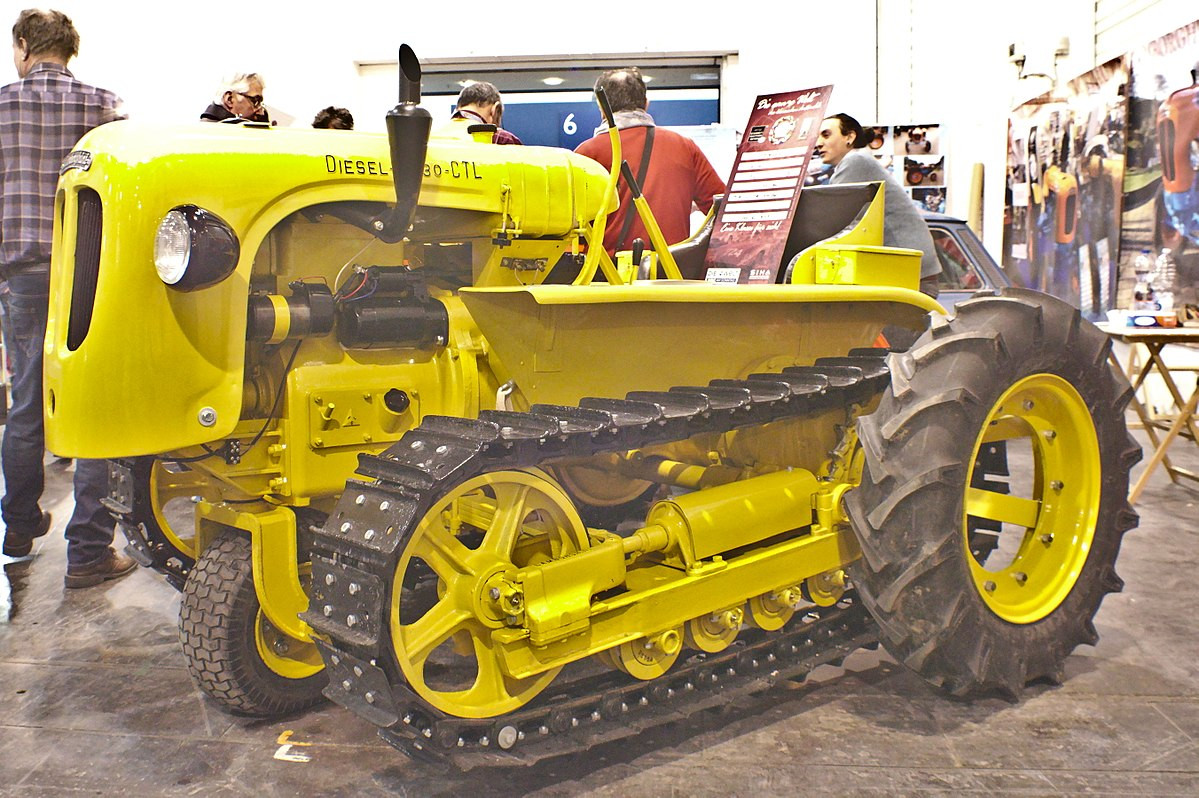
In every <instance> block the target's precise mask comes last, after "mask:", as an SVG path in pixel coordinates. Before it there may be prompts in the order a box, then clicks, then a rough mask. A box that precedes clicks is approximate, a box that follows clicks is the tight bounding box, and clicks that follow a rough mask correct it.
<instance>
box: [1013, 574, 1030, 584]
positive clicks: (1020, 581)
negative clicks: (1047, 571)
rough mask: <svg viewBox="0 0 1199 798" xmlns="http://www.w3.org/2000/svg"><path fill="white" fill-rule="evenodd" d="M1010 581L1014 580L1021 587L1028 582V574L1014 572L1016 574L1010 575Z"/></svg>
mask: <svg viewBox="0 0 1199 798" xmlns="http://www.w3.org/2000/svg"><path fill="white" fill-rule="evenodd" d="M1012 579H1015V580H1016V583H1017V584H1020V585H1022V584H1024V583H1025V582H1027V581H1028V574H1026V573H1024V572H1023V571H1016V573H1014V574H1012Z"/></svg>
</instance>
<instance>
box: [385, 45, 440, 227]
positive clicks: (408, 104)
mask: <svg viewBox="0 0 1199 798" xmlns="http://www.w3.org/2000/svg"><path fill="white" fill-rule="evenodd" d="M420 76H421V69H420V60H419V59H417V57H416V53H415V52H413V50H412V48H411V47H409V46H408V45H406V44H403V45H400V102H399V105H397V106H396V107H395V108H392V109H391V110H390V111H388V112H387V141H388V144H389V145H390V147H391V178H392V180H393V181H394V182H395V189H396V204H395V207H394V208H392V209H391V210H390V211H388V212H387V213H383V214H381V215H380V216H378V217H376V218H375V219H374V221H373V222H372V223H371V226H372V227H373V228H374V231H375V235H376V236H377V237H378V238H380V239H382V240H383V241H386V242H387V243H388V244H394V243H396V242H397V241H401V240H403V238H404V236H406V235H407V234H408V228H409V227H411V226H412V217H413V214H414V213H415V212H416V203H417V200H418V199H419V198H420V184H421V178H422V177H423V175H424V169H425V153H426V152H427V151H428V149H429V130H430V129H431V128H432V126H433V117H432V116H431V115H430V114H429V112H428V111H427V110H425V109H424V108H421V107H420V105H419V103H420Z"/></svg>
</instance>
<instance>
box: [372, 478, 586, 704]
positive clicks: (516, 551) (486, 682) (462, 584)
mask: <svg viewBox="0 0 1199 798" xmlns="http://www.w3.org/2000/svg"><path fill="white" fill-rule="evenodd" d="M586 546H587V531H586V529H585V528H584V526H583V522H582V521H581V520H580V519H579V515H578V512H577V511H576V510H575V508H574V505H573V504H572V503H571V500H570V498H569V497H568V496H567V495H566V493H565V491H563V490H562V489H561V488H560V487H559V486H558V485H557V484H556V483H554V482H553V481H551V480H550V479H549V477H548V476H546V475H545V474H544V473H542V472H539V471H529V472H525V471H500V472H496V473H493V474H484V475H481V476H478V477H475V478H473V479H470V480H467V481H466V482H464V483H463V484H461V485H459V486H458V487H457V488H455V489H454V490H452V491H451V492H450V493H448V494H446V495H445V496H444V497H442V498H441V499H440V500H439V501H438V502H437V503H436V504H435V505H434V506H433V507H432V508H431V509H430V510H429V512H428V513H427V514H426V515H425V517H424V518H423V519H421V521H420V523H419V524H418V525H417V527H416V529H415V531H414V532H413V534H412V538H411V540H409V542H408V544H407V545H406V547H405V548H404V552H403V554H402V555H401V557H400V562H399V566H398V567H397V568H396V577H395V581H394V585H393V589H392V606H391V619H390V624H391V639H392V643H393V645H394V649H395V656H396V662H397V663H398V664H399V666H400V669H401V670H402V671H403V673H404V677H405V679H407V681H408V685H409V687H411V688H412V689H413V690H414V691H416V693H417V694H418V695H420V697H421V698H423V699H424V700H426V701H428V702H429V703H430V704H432V705H433V706H434V707H436V708H437V709H440V710H441V711H443V712H446V713H449V714H451V715H455V716H457V717H463V718H489V717H494V716H496V715H500V714H503V713H505V712H511V711H513V710H515V709H517V708H519V707H521V706H523V705H524V704H525V703H527V702H528V701H530V700H532V699H533V698H534V697H535V696H536V695H537V694H538V693H540V692H541V691H542V690H544V689H545V688H546V687H547V686H548V685H549V683H550V682H552V681H553V679H554V677H555V676H556V675H557V674H558V671H559V670H561V669H560V668H557V669H553V670H550V671H547V672H545V673H541V674H538V675H536V676H531V677H528V678H525V679H514V678H512V677H511V676H509V675H508V674H507V673H505V672H504V668H503V664H502V661H501V655H500V652H499V651H498V650H497V646H496V644H495V642H494V640H493V635H494V634H495V633H496V632H497V631H506V630H508V629H509V628H510V626H511V625H512V622H511V621H509V620H508V616H507V611H506V610H505V608H504V607H505V605H504V604H503V601H504V599H503V598H500V599H497V598H495V597H494V594H496V593H499V591H500V589H501V586H503V585H505V584H506V582H505V576H506V575H508V576H510V575H512V574H513V573H514V572H515V571H516V570H517V569H519V568H522V567H525V566H527V565H531V564H535V563H540V562H546V561H549V560H554V559H558V558H560V557H564V556H566V555H568V554H572V553H574V552H577V551H580V550H582V549H584V548H586ZM508 606H509V609H510V607H511V605H508ZM516 621H517V623H519V618H517V619H516Z"/></svg>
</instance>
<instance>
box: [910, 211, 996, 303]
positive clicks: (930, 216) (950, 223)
mask: <svg viewBox="0 0 1199 798" xmlns="http://www.w3.org/2000/svg"><path fill="white" fill-rule="evenodd" d="M924 220H925V221H926V222H928V229H929V232H930V233H932V235H933V244H935V245H936V247H937V258H938V259H940V261H941V277H940V280H939V285H940V288H941V295H940V296H939V297H937V301H939V302H940V303H941V304H942V305H944V306H945V307H946V308H951V309H952V308H953V306H954V305H956V304H957V303H959V302H961V301H962V300H963V299H966V298H968V297H969V296H970V295H971V294H973V293H974V292H975V291H979V290H982V289H984V288H1003V287H1004V286H1009V285H1011V284H1012V281H1011V280H1009V279H1008V276H1007V273H1005V272H1004V271H1003V269H1001V268H1000V267H999V264H997V263H996V262H995V260H994V259H993V258H992V257H991V256H990V254H989V253H988V252H987V250H986V249H985V248H984V247H983V243H982V242H981V241H979V240H978V236H976V235H975V234H974V231H973V230H971V229H970V228H969V227H968V226H967V225H966V222H965V221H963V220H962V219H958V218H956V217H954V216H947V215H946V214H943V213H925V214H924Z"/></svg>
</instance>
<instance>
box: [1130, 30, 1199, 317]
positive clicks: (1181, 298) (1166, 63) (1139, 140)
mask: <svg viewBox="0 0 1199 798" xmlns="http://www.w3.org/2000/svg"><path fill="white" fill-rule="evenodd" d="M1130 59H1131V63H1130V70H1131V82H1130V89H1129V92H1128V94H1129V107H1128V146H1127V168H1126V170H1125V174H1124V210H1123V215H1122V225H1121V230H1120V259H1119V263H1120V270H1119V285H1118V296H1117V302H1118V303H1119V304H1118V305H1117V306H1118V307H1122V308H1128V307H1131V306H1132V291H1133V286H1134V284H1135V282H1136V270H1135V268H1134V266H1133V263H1134V260H1135V259H1136V257H1137V255H1139V254H1141V253H1142V252H1143V251H1145V250H1148V251H1149V254H1150V256H1151V258H1152V259H1154V260H1156V258H1157V256H1158V255H1159V254H1160V253H1161V252H1162V251H1163V250H1164V249H1169V250H1170V252H1171V254H1172V256H1173V259H1174V262H1175V286H1174V290H1173V293H1174V305H1175V307H1181V306H1183V305H1199V296H1197V290H1196V289H1197V286H1199V177H1197V173H1196V166H1197V165H1199V21H1195V22H1192V23H1190V24H1188V25H1184V26H1182V27H1181V28H1178V29H1177V30H1175V31H1172V32H1171V33H1168V34H1166V35H1165V36H1162V37H1160V38H1158V39H1154V40H1153V41H1151V42H1149V43H1147V44H1145V45H1144V46H1142V47H1139V48H1137V49H1135V50H1133V51H1132V53H1131V54H1130Z"/></svg>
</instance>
